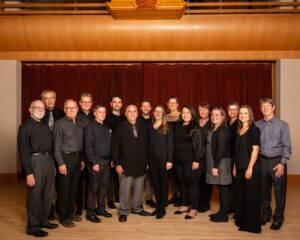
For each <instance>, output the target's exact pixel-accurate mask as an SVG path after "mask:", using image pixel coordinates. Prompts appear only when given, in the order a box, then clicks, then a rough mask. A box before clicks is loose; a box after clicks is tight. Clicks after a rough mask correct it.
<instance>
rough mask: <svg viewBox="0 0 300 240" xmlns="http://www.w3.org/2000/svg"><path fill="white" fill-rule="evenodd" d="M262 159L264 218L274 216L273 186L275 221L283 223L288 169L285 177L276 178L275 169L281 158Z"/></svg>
mask: <svg viewBox="0 0 300 240" xmlns="http://www.w3.org/2000/svg"><path fill="white" fill-rule="evenodd" d="M260 158H261V168H262V175H261V176H262V189H261V190H262V202H261V203H262V216H263V217H271V216H272V208H271V201H272V199H271V193H272V185H273V186H274V192H275V205H276V207H275V211H274V214H273V219H274V221H278V222H283V220H284V210H285V203H286V190H287V167H286V166H284V175H283V176H282V177H276V176H275V171H273V168H274V167H275V166H276V165H277V164H279V163H280V160H281V157H278V158H275V159H266V158H263V157H260Z"/></svg>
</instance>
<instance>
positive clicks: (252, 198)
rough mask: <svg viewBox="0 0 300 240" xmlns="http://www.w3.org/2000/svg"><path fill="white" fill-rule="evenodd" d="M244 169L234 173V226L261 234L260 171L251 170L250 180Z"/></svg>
mask: <svg viewBox="0 0 300 240" xmlns="http://www.w3.org/2000/svg"><path fill="white" fill-rule="evenodd" d="M245 172H246V169H241V170H237V171H236V181H235V182H236V185H235V186H236V201H235V202H236V209H235V210H236V211H235V224H236V225H237V226H238V227H241V228H242V229H243V230H246V231H249V232H254V233H260V232H261V171H260V170H258V169H253V172H252V177H251V179H249V180H247V179H246V178H245Z"/></svg>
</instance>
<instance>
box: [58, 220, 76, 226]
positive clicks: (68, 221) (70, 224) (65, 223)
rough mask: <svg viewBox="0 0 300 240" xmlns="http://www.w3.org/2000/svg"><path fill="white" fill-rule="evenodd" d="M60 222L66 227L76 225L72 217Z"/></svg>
mask: <svg viewBox="0 0 300 240" xmlns="http://www.w3.org/2000/svg"><path fill="white" fill-rule="evenodd" d="M59 223H60V224H61V225H62V226H64V227H66V228H72V227H75V223H73V222H72V220H70V219H66V220H63V221H59Z"/></svg>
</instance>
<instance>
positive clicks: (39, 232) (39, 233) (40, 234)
mask: <svg viewBox="0 0 300 240" xmlns="http://www.w3.org/2000/svg"><path fill="white" fill-rule="evenodd" d="M27 233H28V232H27ZM28 234H29V235H32V236H34V237H46V236H48V233H47V232H45V231H43V230H37V231H35V232H33V233H28Z"/></svg>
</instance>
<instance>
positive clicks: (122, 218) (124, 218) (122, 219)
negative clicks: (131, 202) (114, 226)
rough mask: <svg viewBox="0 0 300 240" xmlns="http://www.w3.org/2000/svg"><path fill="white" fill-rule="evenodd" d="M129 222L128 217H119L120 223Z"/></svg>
mask: <svg viewBox="0 0 300 240" xmlns="http://www.w3.org/2000/svg"><path fill="white" fill-rule="evenodd" d="M126 221H127V215H120V216H119V222H126Z"/></svg>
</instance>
